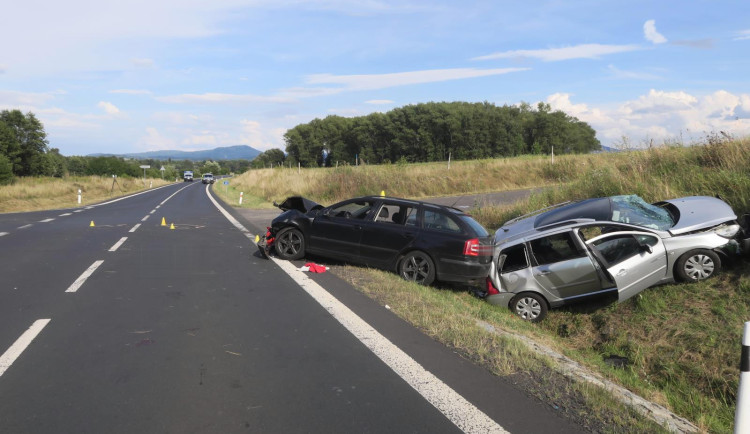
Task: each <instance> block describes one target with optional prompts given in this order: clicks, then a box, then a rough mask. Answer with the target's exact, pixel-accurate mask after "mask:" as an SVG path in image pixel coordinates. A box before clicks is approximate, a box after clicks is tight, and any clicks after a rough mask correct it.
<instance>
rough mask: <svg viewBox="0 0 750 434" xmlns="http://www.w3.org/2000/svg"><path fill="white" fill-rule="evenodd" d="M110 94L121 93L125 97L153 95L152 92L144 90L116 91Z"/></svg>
mask: <svg viewBox="0 0 750 434" xmlns="http://www.w3.org/2000/svg"><path fill="white" fill-rule="evenodd" d="M109 93H119V94H124V95H151V91H150V90H143V89H114V90H110V91H109Z"/></svg>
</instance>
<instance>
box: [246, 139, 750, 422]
mask: <svg viewBox="0 0 750 434" xmlns="http://www.w3.org/2000/svg"><path fill="white" fill-rule="evenodd" d="M749 151H750V140H748V139H739V140H732V141H715V140H711V141H709V143H707V144H705V145H701V146H692V147H681V146H664V147H657V148H652V149H648V150H641V151H629V152H620V153H611V154H596V155H579V156H562V157H555V161H554V164H552V162H551V160H550V158H549V157H522V158H518V159H502V160H483V161H476V162H460V163H457V162H454V163H452V164H451V167H450V170H449V169H448V168H447V165H446V164H436V163H431V164H418V165H404V166H400V165H388V166H364V167H343V168H342V167H339V168H328V169H305V170H302V171H301V175H300V174H298V172H297V170H296V169H282V168H277V169H263V170H254V171H250V172H247V173H245V174H243V175H241V176H240V177H238V178H239V179H236V180H233V184H235V183H236V184H235V185H234V186H233V187H235V188H242V189H244V191H245V194H246V195H247V194H248V193H247V192H248V191H250V192H252V193H251V194H252V195H254V196H256V197H258V198H259V201H260V202H263V201H264V200H265V201H268V202H270V201H271V200H273V199H277V200H278V199H283V198H284V197H286V196H288V195H302V196H306V197H308V198H310V199H313V200H315V201H318V202H320V203H324V204H329V203H332V202H334V201H336V200H340V199H344V198H347V197H352V196H356V195H361V194H378V193H379V192H380V191H381V190H385V191H386V193H387V194H388V195H389V196H401V197H412V198H419V197H428V196H438V195H459V194H467V193H478V192H488V191H501V190H510V189H517V188H525V187H539V186H549V187H552V188H546V189H544V190H543V191H542V192H541V193H539V194H534V195H532V196H531V197H530V199H529V200H528V201H524V202H520V203H517V204H514V205H511V206H507V207H497V206H484V205H480V206H478V207H477V208H475V209H473V210H472V211H471V213H472V215H473V216H474V217H475V218H477V220H479V221H480V222H481V223H482V224H483V225H484V226H485V227H487V228H488V229H489V230H490V231H492V232H494V230H496V229H497V228H498V227H499V226H500V225H501V224H502V223H503V222H505V221H507V220H509V219H511V218H514V217H517V216H520V215H523V214H525V213H528V212H530V211H533V210H535V209H539V208H542V207H545V206H549V205H552V204H555V203H560V202H564V201H567V200H576V199H583V198H589V197H600V196H609V195H616V194H638V195H640V196H641V197H643V198H644V199H645V200H647V201H649V202H654V201H658V200H662V199H669V198H675V197H680V196H689V195H708V196H715V195H719V196H720V197H721V198H722V199H724V200H725V201H726V202H728V203H729V204H730V205H731V206H732V208H733V209H734V210H735V212H736V213H737V215H738V216H739V215H742V214H745V213H748V212H750V176H749V175H750V152H749ZM234 203H236V202H234ZM346 268H347V270H348V271H346V272H345V273H343V274H345V275H346V276H348V277H347V278H348V279H349V280H351V281H352V282H353V283H355V284H356V285H357V286H358V287H359V288H360V290H362V291H364V292H366V293H368V294H369V295H370V296H371V297H373V298H375V299H377V300H379V301H381V302H382V303H383V304H388V305H389V306H391V307H392V308H393V310H394V312H396V313H397V314H398V315H400V316H402V317H403V318H405V319H407V320H408V321H410V322H412V323H413V324H415V325H416V326H417V327H419V328H421V329H423V330H425V332H427V333H428V334H430V335H431V336H433V337H434V338H436V339H438V340H440V341H442V342H444V343H446V344H447V345H450V346H451V347H454V348H456V349H457V350H459V351H460V352H461V353H462V354H464V355H465V356H466V357H468V358H471V359H472V360H475V361H477V362H479V363H482V364H484V365H485V366H488V368H489V369H491V370H492V371H493V372H496V373H498V374H499V375H516V374H518V373H526V374H527V375H529V376H530V377H539V378H536V380H539V381H541V382H542V383H545V382H548V381H549V375H548V371H549V370H548V369H544V366H545V364H544V362H537V361H534V360H535V359H534V358H532V357H530V356H529V355H528V354H527V353H525V352H523V351H522V350H519V349H518V348H517V347H516V346H515V344H509V343H507V342H500V343H488V342H487V339H489V338H486V337H481V336H478V335H474V332H471V333H468V335H467V336H464V334H463V333H461V332H457V331H456V330H461V329H465V328H466V326H465V325H466V324H467V321H470V320H471V319H474V318H479V319H483V320H485V321H488V322H490V323H491V324H493V325H495V326H496V327H499V328H503V329H506V330H511V331H514V332H517V333H522V334H525V335H528V336H530V337H533V338H534V339H538V340H540V341H542V342H543V343H545V344H546V345H549V346H551V347H553V348H555V349H557V350H558V351H560V352H562V353H564V354H565V355H567V356H569V357H571V358H573V359H575V360H577V361H579V362H581V363H582V364H584V365H586V366H588V367H590V368H592V369H594V370H595V371H597V372H599V373H600V374H601V375H602V376H604V377H605V378H608V379H610V380H612V381H615V382H618V383H620V384H622V385H624V386H626V387H628V388H629V389H630V390H632V391H634V392H635V393H638V394H639V395H641V396H644V397H646V398H647V399H650V400H652V401H655V402H657V403H660V404H662V405H664V406H666V407H668V408H670V409H671V410H672V411H674V412H675V413H677V414H679V415H681V416H683V417H686V418H687V419H689V420H691V421H692V422H693V423H695V424H696V425H697V426H698V427H699V429H700V430H701V431H705V432H717V433H719V432H731V430H732V424H733V419H734V408H735V403H736V392H737V387H738V380H739V368H738V366H739V363H738V362H739V357H740V348H741V345H740V341H741V335H742V328H743V323H744V322H745V321H748V320H750V265H748V264H747V263H745V262H742V261H740V262H739V263H738V264H736V265H735V266H732V267H726V268H725V269H724V270H723V273H721V274H719V275H718V276H717V277H715V278H712V279H709V280H708V281H705V282H700V283H694V284H672V285H662V286H659V287H654V288H650V289H649V290H647V291H644V292H643V293H641V294H640V295H639V296H637V297H634V298H633V299H631V300H628V301H627V302H625V303H622V304H617V303H614V304H598V305H597V304H591V303H587V304H579V305H574V306H570V307H567V308H563V309H557V310H552V311H551V312H550V314H549V316H548V318H547V319H546V320H545V321H543V322H542V323H540V324H538V325H530V324H526V323H524V322H522V321H521V320H519V319H517V318H515V316H513V315H511V314H510V312H509V311H507V310H506V309H498V308H495V307H492V306H489V305H487V304H485V303H479V302H478V301H477V300H474V299H473V298H472V297H471V296H469V295H468V294H467V293H466V292H463V291H452V290H445V289H436V288H420V289H418V290H417V289H416V288H415V287H414V286H413V285H409V284H408V283H406V282H402V281H400V280H399V279H398V278H397V277H396V276H394V275H392V274H390V273H386V272H381V271H377V270H368V269H363V268H360V267H346ZM426 294H429V295H426ZM424 306H426V308H425V307H424ZM467 318H468V319H467ZM612 356H617V357H621V358H624V360H626V361H627V362H626V364H625V366H623V367H616V366H612V365H610V364H608V363H606V362H605V360H606V359H608V358H610V357H612ZM530 387H531V388H532V389H533V388H534V386H530ZM542 389H543V387H542ZM539 393H540V394H541V395H545V397H544V399H545V400H549V399H550V396H548V395H550V394H552V395H554V392H553V391H542V392H539ZM560 393H562V394H563V396H565V397H568V398H570V397H571V396H573V397H576V396H577V397H581V399H582V400H583V401H585V402H586V403H585V404H583V407H584V408H585V409H579V408H577V407H576V406H573V407H575V408H573V409H571V412H572V413H575V414H576V415H577V416H578V417H583V418H584V419H585V418H587V417H592V418H594V422H592V423H594V425H596V426H597V427H599V428H604V430H605V431H608V430H612V431H622V430H625V431H638V432H647V431H652V430H653V427H651V428H650V429H649V428H647V427H645V426H642V425H639V424H644V423H647V422H644V421H639V422H635V420H637V419H638V418H637V417H634V416H633V417H631V416H630V415H629V413H627V411H626V413H622V412H620V411H619V410H617V411H618V417H617V418H613V417H612V415H611V413H612V410H611V409H610V407H611V406H612V405H614V404H612V403H611V401H610V400H608V399H606V398H603V397H601V396H600V395H601V394H600V393H599V392H593V391H592V390H591V388H590V387H588V386H581V385H571V386H570V387H568V390H567V391H562V392H560ZM592 399H593V402H590V401H591V400H592ZM597 403H599V404H597ZM587 412H588V414H586V413H587ZM615 419H616V420H615ZM636 427H639V428H636Z"/></svg>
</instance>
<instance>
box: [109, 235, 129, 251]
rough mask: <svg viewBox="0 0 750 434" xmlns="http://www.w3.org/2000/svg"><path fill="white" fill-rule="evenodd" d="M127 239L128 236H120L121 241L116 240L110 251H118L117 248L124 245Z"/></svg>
mask: <svg viewBox="0 0 750 434" xmlns="http://www.w3.org/2000/svg"><path fill="white" fill-rule="evenodd" d="M127 239H128V237H122V238H120V241H118V242H116V243H115V245H114V246H112V247H110V248H109V251H110V252H114V251H116V250H117V249H119V248H120V246H121V245H122V243H124V242H125V240H127Z"/></svg>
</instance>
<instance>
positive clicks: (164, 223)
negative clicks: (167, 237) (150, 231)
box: [161, 217, 167, 226]
mask: <svg viewBox="0 0 750 434" xmlns="http://www.w3.org/2000/svg"><path fill="white" fill-rule="evenodd" d="M161 225H162V226H166V225H167V221H166V220H164V217H162V218H161Z"/></svg>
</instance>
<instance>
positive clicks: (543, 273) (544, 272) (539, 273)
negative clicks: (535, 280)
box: [536, 270, 551, 276]
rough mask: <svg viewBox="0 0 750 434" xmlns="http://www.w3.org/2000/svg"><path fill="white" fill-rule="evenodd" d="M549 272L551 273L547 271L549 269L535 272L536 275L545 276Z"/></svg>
mask: <svg viewBox="0 0 750 434" xmlns="http://www.w3.org/2000/svg"><path fill="white" fill-rule="evenodd" d="M550 273H551V271H549V270H542V271H540V272H538V273H536V275H537V276H546V275H548V274H550Z"/></svg>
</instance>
